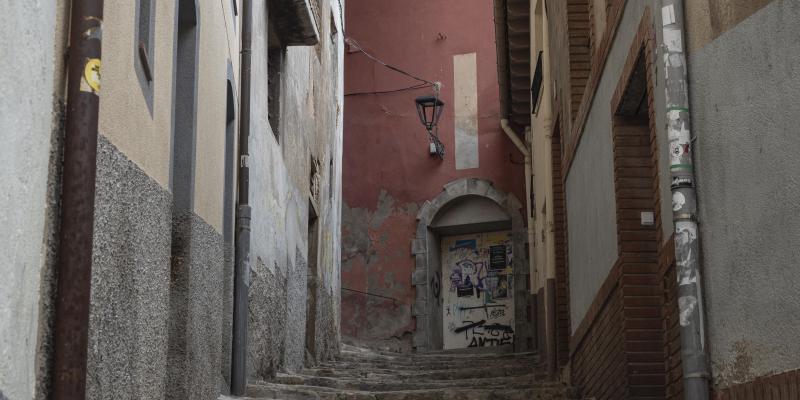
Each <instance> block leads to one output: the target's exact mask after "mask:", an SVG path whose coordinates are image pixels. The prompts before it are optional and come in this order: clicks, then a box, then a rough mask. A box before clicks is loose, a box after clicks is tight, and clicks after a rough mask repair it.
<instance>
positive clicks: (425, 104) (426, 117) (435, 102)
mask: <svg viewBox="0 0 800 400" xmlns="http://www.w3.org/2000/svg"><path fill="white" fill-rule="evenodd" d="M414 102H415V103H417V113H418V114H419V120H420V122H422V125H424V126H425V129H426V130H427V131H428V139H430V146H429V149H430V150H429V151H430V154H431V156H434V155H435V156H437V157H439V159H440V160H444V144H442V142H441V141H440V140H439V130H438V129H437V130H436V133H434V128H436V124H438V123H439V118H440V117H441V116H442V111H444V102H443V101H441V100H439V97H437V96H422V97H417V98H416V100H414Z"/></svg>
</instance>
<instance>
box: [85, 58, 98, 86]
mask: <svg viewBox="0 0 800 400" xmlns="http://www.w3.org/2000/svg"><path fill="white" fill-rule="evenodd" d="M82 81H83V82H81V83H82V84H81V91H84V92H90V91H91V92H93V93H98V92H100V59H99V58H90V59H89V60H88V61H86V65H85V66H84V68H83V79H82ZM84 84H85V85H84ZM86 86H88V87H86Z"/></svg>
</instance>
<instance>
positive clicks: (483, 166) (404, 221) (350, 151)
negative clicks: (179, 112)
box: [342, 0, 525, 350]
mask: <svg viewBox="0 0 800 400" xmlns="http://www.w3.org/2000/svg"><path fill="white" fill-rule="evenodd" d="M455 9H457V10H459V12H458V13H454V12H453V10H455ZM492 13H493V7H492V2H491V1H489V0H480V1H476V2H474V3H473V4H471V5H470V7H464V6H463V5H462V4H461V2H460V1H455V0H448V1H440V2H424V1H421V0H415V1H411V2H380V3H376V2H374V1H370V0H349V1H348V7H347V20H348V31H347V34H348V37H351V38H352V39H354V40H356V41H357V42H358V43H359V44H360V45H361V46H362V47H363V48H364V49H366V50H367V51H368V52H371V53H372V54H374V55H375V56H377V57H379V58H380V59H382V60H384V61H386V62H388V63H389V64H392V65H394V66H397V67H399V68H401V69H404V70H407V71H409V72H412V73H413V74H415V75H418V76H421V77H424V78H425V79H427V80H431V81H441V82H442V84H443V88H442V92H441V95H440V98H441V99H442V100H443V101H444V102H445V103H446V107H445V110H444V114H443V116H442V119H441V121H440V122H439V135H440V138H441V140H442V142H443V143H444V145H445V147H446V152H447V154H446V156H445V159H444V161H439V160H438V159H435V158H431V157H430V156H429V155H428V139H427V134H426V133H425V130H424V128H423V127H422V125H421V124H420V122H419V118H418V117H417V113H416V110H415V108H414V107H415V106H414V98H415V97H417V96H423V95H430V94H432V91H431V90H430V89H425V90H416V91H405V92H397V93H392V94H385V95H356V96H347V97H346V106H347V118H346V120H345V127H346V128H345V129H346V132H347V133H346V137H345V143H344V145H345V149H346V150H345V159H344V171H343V174H344V180H345V182H346V184H345V185H346V186H345V187H344V202H345V204H344V206H343V210H342V219H343V220H342V223H343V227H342V232H343V233H342V235H343V238H342V251H343V253H342V282H343V290H344V291H343V292H342V293H343V298H342V318H343V319H342V333H343V335H345V336H348V337H350V338H351V339H356V340H358V341H362V342H367V343H371V344H374V345H377V346H384V347H387V348H392V349H395V350H410V349H411V346H412V344H411V336H412V332H413V331H414V330H415V322H414V319H413V318H412V315H411V304H412V303H413V302H414V300H415V295H414V290H413V289H412V286H411V274H412V271H413V270H414V268H415V264H414V258H413V257H412V256H411V255H410V242H411V240H412V239H413V238H414V237H415V231H416V227H417V221H416V215H417V211H418V210H419V207H420V205H421V204H422V203H423V202H424V201H425V200H428V199H432V198H434V197H435V196H436V195H437V194H439V193H440V192H441V191H442V187H443V185H444V184H446V183H447V182H450V181H454V180H456V179H458V178H464V177H476V178H483V179H487V180H490V181H492V182H493V183H494V185H495V186H496V187H497V188H498V190H501V191H503V192H513V193H514V194H515V195H516V197H517V198H520V199H524V198H525V196H524V179H523V167H522V165H519V163H520V162H521V161H522V156H521V155H520V154H519V153H518V152H517V150H516V149H515V148H514V146H513V144H512V143H511V142H510V141H509V140H508V138H507V137H505V134H504V133H503V132H502V131H501V129H500V122H499V121H500V104H499V93H498V83H497V71H496V54H495V46H494V24H493V20H492V18H491V15H492ZM467 26H468V27H470V28H469V29H464V27H467ZM470 53H475V61H476V65H475V75H476V76H475V77H473V78H472V79H477V82H476V83H475V85H476V87H475V90H476V91H477V109H476V110H475V112H476V114H477V129H476V131H477V137H476V138H475V140H477V146H474V142H473V141H470V140H472V139H473V137H472V136H470V135H467V134H466V133H465V134H464V136H465V138H467V139H470V140H467V141H462V145H469V146H472V147H471V148H473V149H474V150H475V152H474V153H467V154H474V157H477V159H470V160H463V159H462V160H460V161H459V162H458V163H457V162H456V156H455V152H456V151H457V148H458V147H459V145H458V144H457V143H456V122H455V117H456V115H455V111H454V108H453V106H454V105H455V104H457V103H458V104H460V103H459V102H457V101H455V99H454V95H455V92H454V90H455V88H456V87H457V86H458V83H457V82H456V80H459V79H467V78H469V77H468V76H466V75H465V76H463V77H461V76H459V77H458V78H457V77H456V74H455V72H456V71H454V56H456V55H463V54H470ZM345 61H346V65H347V70H346V71H345V84H346V91H345V92H346V93H352V92H371V91H381V90H387V89H397V88H402V87H407V86H410V85H413V84H414V83H416V82H415V81H413V80H411V79H410V78H408V77H405V76H403V75H400V74H398V73H396V72H393V71H391V70H389V69H387V68H385V67H383V66H380V65H378V64H376V63H374V62H372V61H371V60H369V59H368V58H366V57H365V56H364V55H362V54H359V53H356V52H355V51H354V50H353V49H352V48H349V50H348V54H347V56H346V60H345ZM462 75H463V74H462ZM467 100H468V99H467ZM461 103H464V104H469V101H462V102H461ZM465 110H466V109H465ZM465 120H467V121H468V120H469V118H465ZM466 125H469V124H468V123H465V126H466ZM462 156H463V155H462ZM512 158H513V160H514V162H513V163H512V161H510V160H511V159H512ZM474 166H477V167H478V168H468V169H460V170H459V169H457V167H474ZM362 292H363V293H362ZM364 293H369V294H364ZM375 295H378V296H384V297H389V299H387V298H383V297H378V296H375Z"/></svg>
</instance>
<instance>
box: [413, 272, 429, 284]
mask: <svg viewBox="0 0 800 400" xmlns="http://www.w3.org/2000/svg"><path fill="white" fill-rule="evenodd" d="M427 283H428V271H426V270H424V269H416V270H414V272H412V273H411V284H412V285H414V286H418V285H426V284H427Z"/></svg>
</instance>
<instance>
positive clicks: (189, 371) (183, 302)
mask: <svg viewBox="0 0 800 400" xmlns="http://www.w3.org/2000/svg"><path fill="white" fill-rule="evenodd" d="M171 248H172V260H171V261H172V262H171V270H170V282H169V283H170V297H169V308H170V310H169V311H170V318H169V340H168V358H167V372H168V374H167V396H166V398H168V399H176V400H177V399H185V398H193V399H194V398H197V399H207V398H213V397H214V396H215V395H217V394H218V393H219V392H218V391H225V390H226V389H225V385H226V382H224V381H223V380H222V379H221V377H220V373H221V371H222V369H223V368H222V366H221V365H220V364H221V357H222V354H221V351H222V349H223V344H222V326H223V325H222V315H223V312H224V310H223V304H225V301H224V300H223V298H224V297H225V295H231V294H230V293H224V290H223V286H224V284H223V279H222V277H223V268H224V267H225V263H224V262H223V254H222V253H223V252H222V235H221V234H219V233H218V232H217V231H216V230H214V228H212V227H211V226H210V225H208V223H206V222H205V221H204V220H203V219H202V218H200V217H198V216H197V215H195V214H194V213H191V212H180V211H176V210H174V211H173V215H172V246H171Z"/></svg>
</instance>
